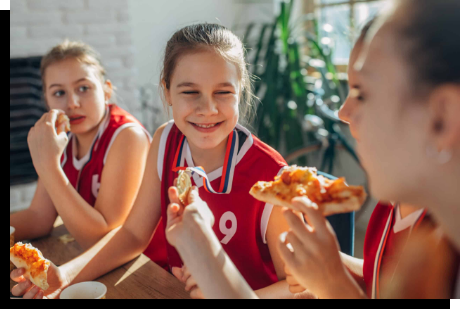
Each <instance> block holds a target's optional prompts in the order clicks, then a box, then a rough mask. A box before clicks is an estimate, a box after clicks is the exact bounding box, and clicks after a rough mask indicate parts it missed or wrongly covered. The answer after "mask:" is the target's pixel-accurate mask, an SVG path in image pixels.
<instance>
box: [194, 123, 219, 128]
mask: <svg viewBox="0 0 460 309" xmlns="http://www.w3.org/2000/svg"><path fill="white" fill-rule="evenodd" d="M195 125H196V126H197V127H200V128H205V129H208V128H212V127H214V126H215V125H216V123H215V124H210V125H207V126H205V125H201V124H197V123H195Z"/></svg>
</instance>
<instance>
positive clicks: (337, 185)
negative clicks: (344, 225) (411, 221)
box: [249, 165, 366, 216]
mask: <svg viewBox="0 0 460 309" xmlns="http://www.w3.org/2000/svg"><path fill="white" fill-rule="evenodd" d="M249 193H250V194H251V195H252V196H254V197H255V198H256V199H257V200H259V201H262V202H265V203H270V204H273V205H277V206H284V207H289V208H292V205H291V200H292V199H293V198H294V197H298V196H306V197H308V198H309V199H310V200H311V201H312V202H314V203H316V204H317V205H318V207H320V209H322V211H323V214H324V216H330V215H334V214H339V213H347V212H352V211H357V210H359V209H360V208H361V206H362V204H363V203H364V201H365V199H366V192H365V191H364V188H363V187H362V186H349V185H347V184H346V182H345V178H338V179H336V180H330V179H327V178H325V177H323V176H321V175H318V174H317V172H316V168H311V167H297V166H295V165H294V166H290V167H288V168H286V169H285V170H284V171H283V172H282V174H281V175H279V176H276V177H275V180H274V181H270V182H264V181H259V182H257V183H256V184H255V185H254V186H253V187H252V188H251V190H250V191H249Z"/></svg>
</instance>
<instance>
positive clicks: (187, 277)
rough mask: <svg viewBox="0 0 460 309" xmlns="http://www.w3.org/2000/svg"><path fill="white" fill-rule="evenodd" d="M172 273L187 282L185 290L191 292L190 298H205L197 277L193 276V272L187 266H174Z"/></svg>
mask: <svg viewBox="0 0 460 309" xmlns="http://www.w3.org/2000/svg"><path fill="white" fill-rule="evenodd" d="M172 273H173V275H174V276H175V277H176V278H177V279H179V281H181V282H182V283H184V284H185V291H187V292H190V298H192V299H204V295H203V293H202V292H201V290H200V288H199V287H198V284H197V283H196V281H195V279H194V278H193V277H192V274H191V273H190V272H189V270H188V269H187V266H185V265H184V266H182V268H179V267H173V268H172Z"/></svg>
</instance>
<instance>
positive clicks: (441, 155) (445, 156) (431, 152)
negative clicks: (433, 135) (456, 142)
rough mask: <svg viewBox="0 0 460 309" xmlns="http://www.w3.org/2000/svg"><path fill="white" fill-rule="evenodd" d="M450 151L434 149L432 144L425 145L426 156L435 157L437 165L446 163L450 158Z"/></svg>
mask: <svg viewBox="0 0 460 309" xmlns="http://www.w3.org/2000/svg"><path fill="white" fill-rule="evenodd" d="M452 155H453V154H452V151H450V150H446V149H442V150H441V151H438V150H436V149H435V148H434V147H433V146H432V145H430V146H428V147H426V156H427V157H428V158H430V159H435V160H436V161H437V163H438V164H439V165H443V164H446V163H447V162H449V161H450V160H451V159H452Z"/></svg>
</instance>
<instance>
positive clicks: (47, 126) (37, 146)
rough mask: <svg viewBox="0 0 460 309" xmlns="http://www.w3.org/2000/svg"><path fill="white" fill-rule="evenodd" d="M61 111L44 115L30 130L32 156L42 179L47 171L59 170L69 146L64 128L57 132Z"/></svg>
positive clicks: (29, 141)
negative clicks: (63, 154)
mask: <svg viewBox="0 0 460 309" xmlns="http://www.w3.org/2000/svg"><path fill="white" fill-rule="evenodd" d="M63 113H64V112H63V111H61V110H57V109H53V110H51V111H50V112H48V113H46V114H44V115H43V116H42V117H41V118H40V119H39V120H38V121H37V122H36V123H35V125H34V126H33V127H32V128H31V129H30V131H29V135H28V137H27V143H28V145H29V150H30V155H31V156H32V161H33V164H34V167H35V170H36V171H37V174H38V175H39V176H40V177H43V176H44V175H46V174H47V171H49V170H51V169H54V168H59V165H60V164H59V163H60V162H59V161H60V159H61V156H62V153H63V151H64V149H65V147H66V145H67V142H68V138H67V134H66V133H65V131H63V130H62V128H58V131H59V132H60V133H59V134H58V133H57V132H56V120H57V117H58V115H59V114H63Z"/></svg>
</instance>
